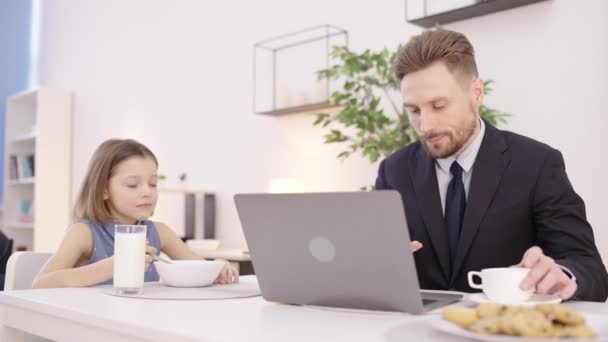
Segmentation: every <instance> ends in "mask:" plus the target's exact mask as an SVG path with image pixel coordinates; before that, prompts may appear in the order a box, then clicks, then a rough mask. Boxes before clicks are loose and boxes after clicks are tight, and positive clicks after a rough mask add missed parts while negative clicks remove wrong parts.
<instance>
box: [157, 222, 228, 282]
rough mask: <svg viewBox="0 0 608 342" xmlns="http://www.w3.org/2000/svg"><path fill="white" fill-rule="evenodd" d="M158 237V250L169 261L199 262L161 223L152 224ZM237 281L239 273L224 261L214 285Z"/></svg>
mask: <svg viewBox="0 0 608 342" xmlns="http://www.w3.org/2000/svg"><path fill="white" fill-rule="evenodd" d="M154 225H155V226H156V230H157V231H158V235H159V237H160V248H161V250H162V251H163V252H164V253H165V254H167V255H168V256H169V257H170V258H171V259H175V260H200V259H203V257H201V256H200V255H198V254H196V253H194V251H192V249H190V247H188V245H186V244H185V243H184V242H183V241H182V240H181V239H180V238H179V237H178V236H177V234H175V232H174V231H173V230H171V228H169V227H167V225H166V224H164V223H161V222H154ZM238 281H239V272H238V271H237V270H236V269H235V268H234V267H232V265H230V263H229V262H227V261H226V265H225V266H224V269H223V270H222V272H221V273H220V275H219V276H218V278H217V280H216V283H219V284H229V283H236V282H238Z"/></svg>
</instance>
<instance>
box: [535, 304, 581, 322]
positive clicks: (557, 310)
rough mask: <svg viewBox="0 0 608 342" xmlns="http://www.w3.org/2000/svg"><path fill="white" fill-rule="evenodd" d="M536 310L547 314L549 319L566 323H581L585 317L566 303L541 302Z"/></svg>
mask: <svg viewBox="0 0 608 342" xmlns="http://www.w3.org/2000/svg"><path fill="white" fill-rule="evenodd" d="M535 310H537V311H540V312H542V313H544V314H545V316H547V317H548V318H549V319H551V320H553V321H555V322H557V323H561V324H564V325H581V324H583V323H585V319H584V318H583V316H582V315H581V314H579V313H578V312H576V311H575V310H574V309H571V308H569V307H567V306H564V305H552V304H541V305H537V306H536V307H535Z"/></svg>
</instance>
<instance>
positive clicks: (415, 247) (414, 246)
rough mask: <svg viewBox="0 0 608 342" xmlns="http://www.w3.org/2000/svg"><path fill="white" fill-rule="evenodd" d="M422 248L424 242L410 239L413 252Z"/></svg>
mask: <svg viewBox="0 0 608 342" xmlns="http://www.w3.org/2000/svg"><path fill="white" fill-rule="evenodd" d="M420 248H422V244H421V243H420V242H418V241H416V240H414V241H410V249H411V250H412V252H415V251H417V250H419V249H420Z"/></svg>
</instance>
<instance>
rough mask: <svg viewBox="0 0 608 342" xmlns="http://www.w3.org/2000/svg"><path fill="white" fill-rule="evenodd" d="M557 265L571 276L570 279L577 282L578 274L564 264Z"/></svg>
mask: <svg viewBox="0 0 608 342" xmlns="http://www.w3.org/2000/svg"><path fill="white" fill-rule="evenodd" d="M557 267H559V268H560V269H561V270H562V271H564V273H566V274H567V275H568V276H569V277H570V279H571V280H572V281H574V282H576V276H575V275H574V273H572V271H570V270H569V269H568V268H567V267H564V266H562V265H559V264H557Z"/></svg>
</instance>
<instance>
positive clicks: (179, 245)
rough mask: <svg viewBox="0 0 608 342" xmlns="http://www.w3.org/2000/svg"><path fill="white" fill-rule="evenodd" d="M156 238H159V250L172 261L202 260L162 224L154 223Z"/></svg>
mask: <svg viewBox="0 0 608 342" xmlns="http://www.w3.org/2000/svg"><path fill="white" fill-rule="evenodd" d="M154 225H155V226H156V231H158V236H159V237H160V248H161V250H162V251H163V253H165V254H167V255H168V256H169V257H170V258H171V259H174V260H199V259H200V260H202V259H203V257H201V256H200V255H198V254H196V253H194V251H192V249H190V247H188V245H186V244H185V243H184V242H183V241H182V239H180V238H179V236H177V234H175V232H174V231H173V230H172V229H171V228H169V227H168V226H167V225H166V224H164V223H162V222H154Z"/></svg>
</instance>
